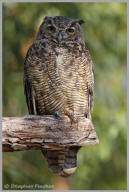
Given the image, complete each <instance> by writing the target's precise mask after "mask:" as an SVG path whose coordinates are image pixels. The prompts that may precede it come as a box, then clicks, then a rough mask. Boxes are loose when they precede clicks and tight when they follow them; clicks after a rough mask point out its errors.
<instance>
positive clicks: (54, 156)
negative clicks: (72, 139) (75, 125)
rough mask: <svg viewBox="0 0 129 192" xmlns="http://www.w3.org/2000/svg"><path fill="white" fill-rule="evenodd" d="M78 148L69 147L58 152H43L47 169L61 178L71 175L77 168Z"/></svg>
mask: <svg viewBox="0 0 129 192" xmlns="http://www.w3.org/2000/svg"><path fill="white" fill-rule="evenodd" d="M79 149H80V147H77V146H76V147H70V148H69V149H63V150H62V151H60V150H56V151H53V150H43V151H42V153H43V155H44V156H45V158H46V159H47V162H48V167H49V168H50V169H51V170H52V171H53V173H56V174H58V175H60V176H62V177H68V176H70V175H71V174H73V173H74V172H75V170H76V168H77V152H78V150H79Z"/></svg>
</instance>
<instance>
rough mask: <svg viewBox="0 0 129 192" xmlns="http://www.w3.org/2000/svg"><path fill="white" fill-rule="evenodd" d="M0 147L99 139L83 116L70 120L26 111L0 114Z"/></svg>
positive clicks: (29, 147)
mask: <svg viewBox="0 0 129 192" xmlns="http://www.w3.org/2000/svg"><path fill="white" fill-rule="evenodd" d="M2 135H3V137H2V144H3V151H4V152H9V151H23V150H41V149H42V148H47V149H48V150H49V149H51V150H55V149H61V148H64V147H70V146H86V145H95V144H98V143H99V140H98V138H97V135H96V132H95V130H94V127H93V124H92V123H91V121H90V120H88V119H84V120H83V121H81V122H79V123H72V124H71V123H70V120H69V118H67V117H66V116H63V120H57V119H56V118H55V117H54V116H47V115H46V116H38V115H28V116H24V117H4V118H2Z"/></svg>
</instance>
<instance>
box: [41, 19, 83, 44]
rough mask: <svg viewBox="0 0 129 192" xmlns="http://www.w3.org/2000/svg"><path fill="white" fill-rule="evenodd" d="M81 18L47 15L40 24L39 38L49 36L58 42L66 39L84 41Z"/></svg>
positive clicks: (48, 37)
mask: <svg viewBox="0 0 129 192" xmlns="http://www.w3.org/2000/svg"><path fill="white" fill-rule="evenodd" d="M83 23H84V21H83V20H81V19H70V18H68V17H64V16H55V17H45V18H44V21H43V22H42V24H41V25H40V28H39V32H38V35H37V39H44V38H47V39H49V40H51V41H54V42H56V43H62V42H66V41H75V40H76V41H79V42H84V36H83V32H82V29H81V25H82V24H83Z"/></svg>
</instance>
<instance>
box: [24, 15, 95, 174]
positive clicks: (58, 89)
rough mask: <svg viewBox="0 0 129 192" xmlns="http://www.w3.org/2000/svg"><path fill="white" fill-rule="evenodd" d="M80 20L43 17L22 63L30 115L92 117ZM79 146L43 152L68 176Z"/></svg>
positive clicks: (91, 79) (89, 64) (89, 70)
mask: <svg viewBox="0 0 129 192" xmlns="http://www.w3.org/2000/svg"><path fill="white" fill-rule="evenodd" d="M83 23H84V21H83V20H80V19H70V18H67V17H64V16H55V17H45V19H44V21H43V22H42V24H41V25H40V28H39V31H38V34H37V38H36V40H35V42H34V43H33V44H32V45H31V46H30V48H29V50H28V52H27V55H26V59H25V63H24V91H25V95H26V102H27V106H28V110H29V114H35V115H55V116H56V117H57V118H61V116H62V115H66V116H68V117H69V118H70V119H71V121H72V122H78V121H80V120H83V118H89V119H91V113H92V108H93V87H94V75H93V63H92V60H91V57H90V54H89V51H88V49H87V47H86V45H85V41H84V35H83V31H82V28H81V25H82V24H83ZM78 150H79V147H70V148H69V149H67V150H64V151H45V150H43V151H42V152H43V155H44V156H45V158H46V159H47V161H48V166H49V167H50V168H51V169H52V170H53V172H54V173H58V174H59V175H61V176H69V175H71V174H72V173H73V172H74V171H75V169H76V166H77V151H78Z"/></svg>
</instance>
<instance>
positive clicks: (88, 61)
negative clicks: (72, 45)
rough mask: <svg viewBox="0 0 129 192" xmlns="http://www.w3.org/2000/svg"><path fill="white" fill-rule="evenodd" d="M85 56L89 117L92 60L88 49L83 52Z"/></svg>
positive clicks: (91, 103) (91, 91)
mask: <svg viewBox="0 0 129 192" xmlns="http://www.w3.org/2000/svg"><path fill="white" fill-rule="evenodd" d="M85 56H86V68H85V70H86V71H85V72H86V76H85V78H86V86H87V89H88V106H89V117H90V118H91V113H92V111H93V100H94V70H93V62H92V59H91V56H90V53H89V51H88V50H86V52H85Z"/></svg>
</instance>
